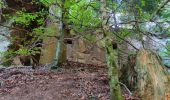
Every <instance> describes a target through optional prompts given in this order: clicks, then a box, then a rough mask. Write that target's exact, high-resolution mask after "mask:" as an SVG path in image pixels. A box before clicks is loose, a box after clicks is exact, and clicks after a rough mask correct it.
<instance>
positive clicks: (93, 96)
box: [0, 63, 109, 100]
mask: <svg viewBox="0 0 170 100" xmlns="http://www.w3.org/2000/svg"><path fill="white" fill-rule="evenodd" d="M0 83H1V84H0V100H109V85H108V79H107V75H106V68H105V66H93V65H83V64H77V63H71V64H70V63H69V64H66V65H63V66H62V68H59V69H58V70H56V71H50V70H49V68H48V67H44V66H43V67H40V68H37V69H36V70H32V69H31V68H29V67H22V68H10V69H0Z"/></svg>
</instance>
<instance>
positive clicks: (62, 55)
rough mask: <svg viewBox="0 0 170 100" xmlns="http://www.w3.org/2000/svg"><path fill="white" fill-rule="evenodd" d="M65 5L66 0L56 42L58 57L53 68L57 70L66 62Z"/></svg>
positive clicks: (61, 13) (61, 11) (61, 12)
mask: <svg viewBox="0 0 170 100" xmlns="http://www.w3.org/2000/svg"><path fill="white" fill-rule="evenodd" d="M64 3H65V0H63V2H62V4H61V5H62V7H61V8H60V15H58V16H59V18H60V19H59V33H60V34H59V39H58V40H57V41H56V42H57V45H56V55H55V59H54V63H53V67H54V68H56V67H58V66H60V64H62V63H64V62H65V61H66V45H65V44H64V37H65V31H64V15H65V12H64V11H65V10H64Z"/></svg>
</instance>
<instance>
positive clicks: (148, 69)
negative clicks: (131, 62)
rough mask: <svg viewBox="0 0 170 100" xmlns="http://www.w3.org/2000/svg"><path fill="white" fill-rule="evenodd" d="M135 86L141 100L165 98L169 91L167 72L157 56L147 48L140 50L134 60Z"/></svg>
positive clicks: (163, 99)
mask: <svg viewBox="0 0 170 100" xmlns="http://www.w3.org/2000/svg"><path fill="white" fill-rule="evenodd" d="M136 72H137V80H138V81H137V82H138V84H137V87H138V89H139V93H140V95H141V98H142V100H165V99H166V98H165V97H166V96H165V94H166V93H168V92H169V91H170V80H169V78H168V72H167V70H166V69H165V67H164V66H163V64H162V63H161V61H160V59H159V57H158V56H157V55H156V54H155V53H153V52H151V51H148V50H140V51H139V53H138V55H137V62H136Z"/></svg>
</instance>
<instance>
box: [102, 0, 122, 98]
mask: <svg viewBox="0 0 170 100" xmlns="http://www.w3.org/2000/svg"><path fill="white" fill-rule="evenodd" d="M100 3H101V8H100V10H101V12H102V16H101V17H102V20H103V22H102V27H103V34H104V38H105V50H106V62H107V66H108V77H109V79H110V82H109V84H110V93H111V94H110V95H111V97H110V99H111V100H122V99H123V98H122V93H121V88H120V85H119V79H118V68H117V67H118V66H117V63H116V53H117V51H116V49H117V48H115V49H113V45H112V33H111V32H110V28H109V25H108V23H107V21H108V18H109V15H108V13H107V1H106V0H100Z"/></svg>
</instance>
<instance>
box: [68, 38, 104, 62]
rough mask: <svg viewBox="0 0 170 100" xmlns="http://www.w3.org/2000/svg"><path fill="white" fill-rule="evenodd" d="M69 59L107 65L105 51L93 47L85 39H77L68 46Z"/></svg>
mask: <svg viewBox="0 0 170 100" xmlns="http://www.w3.org/2000/svg"><path fill="white" fill-rule="evenodd" d="M67 58H68V60H71V61H77V62H81V63H87V64H98V65H103V64H105V53H104V50H103V49H102V48H99V47H98V46H97V45H95V46H91V43H89V42H88V41H86V40H83V39H77V40H75V41H73V43H72V44H68V45H67Z"/></svg>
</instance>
